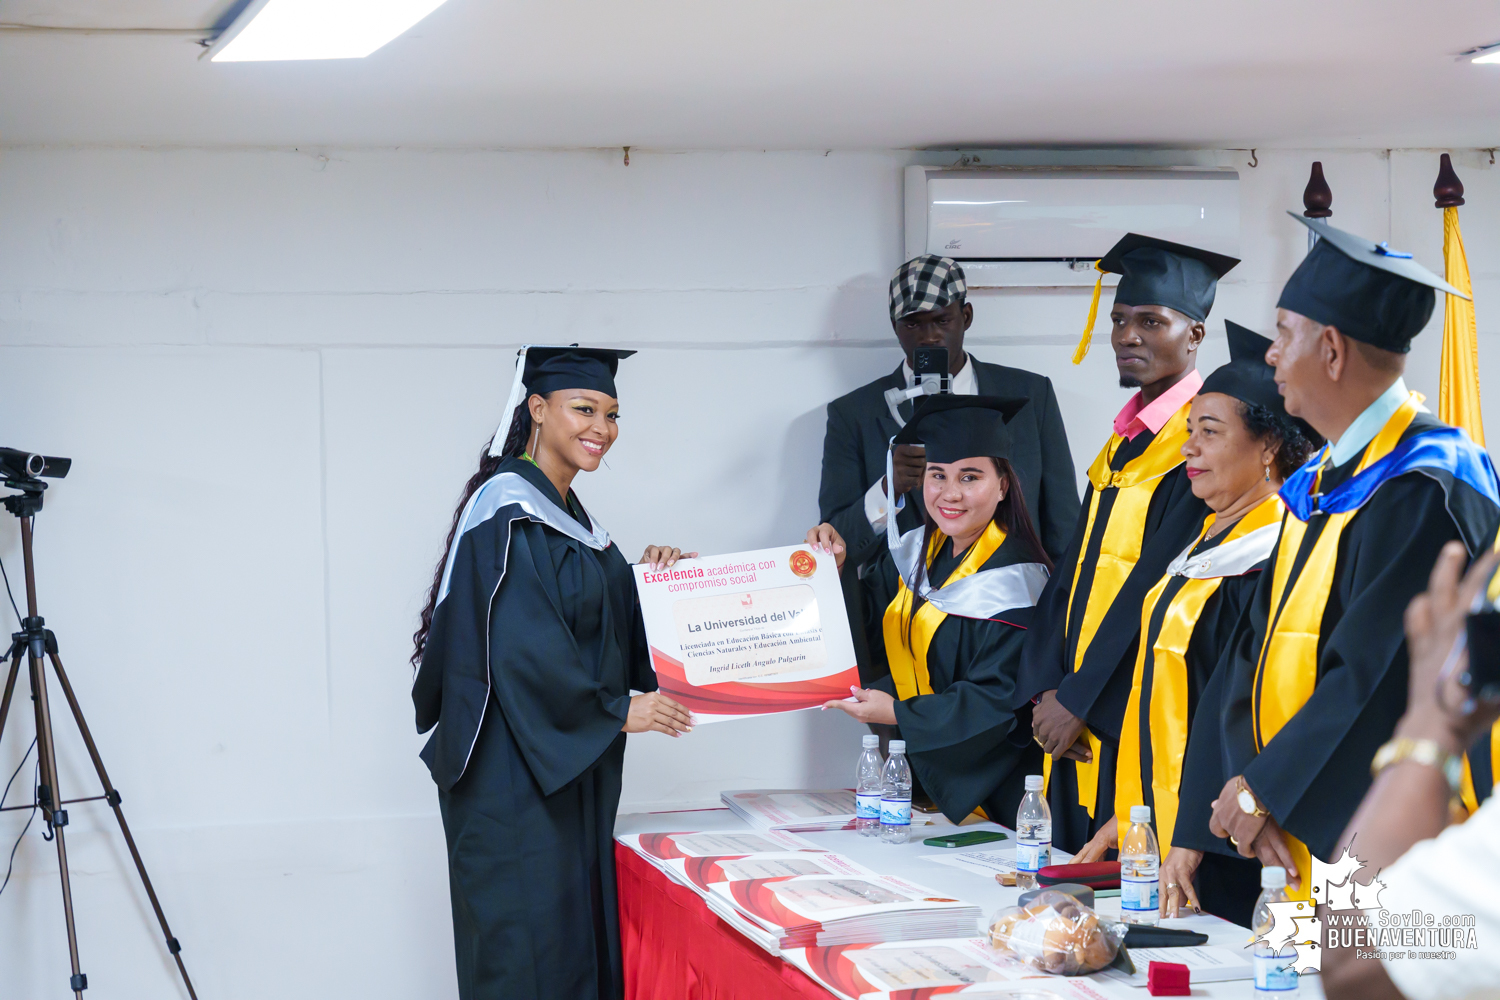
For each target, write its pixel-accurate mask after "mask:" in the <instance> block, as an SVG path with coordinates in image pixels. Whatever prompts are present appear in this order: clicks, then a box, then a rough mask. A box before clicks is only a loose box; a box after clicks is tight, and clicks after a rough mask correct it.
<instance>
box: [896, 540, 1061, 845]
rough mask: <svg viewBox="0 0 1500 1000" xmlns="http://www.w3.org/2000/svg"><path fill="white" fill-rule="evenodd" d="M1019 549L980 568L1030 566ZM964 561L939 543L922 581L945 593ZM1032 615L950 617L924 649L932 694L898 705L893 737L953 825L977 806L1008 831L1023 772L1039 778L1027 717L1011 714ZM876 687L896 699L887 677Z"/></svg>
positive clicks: (1005, 546) (1002, 551)
mask: <svg viewBox="0 0 1500 1000" xmlns="http://www.w3.org/2000/svg"><path fill="white" fill-rule="evenodd" d="M1019 551H1020V546H1019V545H1017V544H1014V543H1012V542H1011V541H1010V540H1009V539H1007V540H1006V541H1005V542H1003V543H1002V544H1001V545H1000V547H999V548H998V549H996V550H995V553H994V555H992V556H990V558H989V559H988V560H986V561H985V563H984V565H983V566H981V567H980V571H981V572H982V571H984V570H987V569H996V568H999V567H1001V566H1010V565H1013V564H1015V563H1022V562H1032V561H1033V559H1032V558H1031V557H1029V556H1024V555H1021V554H1019ZM960 562H962V554H961V553H960V554H959V555H958V556H955V555H954V553H953V542H952V540H951V539H950V540H948V541H946V542H944V543H943V547H942V550H941V551H940V552H939V553H938V556H937V558H936V559H934V560H933V564H932V566H931V567H930V568H929V570H928V579H929V580H930V581H931V582H932V585H933V586H935V587H940V586H942V584H943V581H945V580H946V579H947V578H948V576H949V575H950V574H951V573H952V572H953V571H954V570H955V569H957V568H958V565H959V563H960ZM1031 610H1032V609H1031V608H1013V609H1011V610H1009V611H1006V612H1004V613H1003V614H1002V615H1000V616H999V617H998V618H995V619H986V620H981V619H976V618H960V617H958V616H957V615H948V616H947V617H946V618H944V619H943V623H942V624H941V625H939V626H938V627H937V629H936V631H934V632H933V634H932V641H931V642H930V643H929V644H928V647H927V672H928V679H929V680H930V681H931V683H932V692H933V693H932V694H922V695H917V696H916V697H915V698H908V699H906V700H904V701H902V700H898V701H897V702H896V706H895V709H896V728H897V730H898V738H899V739H903V740H905V741H906V754H907V758H908V759H909V760H910V761H911V766H912V770H913V771H914V772H915V773H916V777H917V780H918V781H919V782H921V786H922V788H923V789H924V790H925V791H926V792H927V794H928V795H929V796H931V797H932V800H933V801H934V802H936V803H937V805H938V807H939V808H940V809H942V811H943V815H945V816H947V817H948V818H949V819H950V820H952V821H953V822H955V823H957V822H960V821H962V820H963V818H964V817H965V816H967V815H969V814H970V813H971V812H973V811H974V809H975V807H978V806H982V807H983V808H984V811H985V814H986V815H987V816H989V817H990V819H992V820H994V821H995V822H997V823H1001V824H1003V825H1005V826H1012V825H1014V823H1015V816H1016V811H1017V810H1018V809H1019V808H1020V806H1021V797H1022V796H1024V795H1025V794H1026V788H1025V784H1026V775H1028V774H1041V773H1042V751H1041V748H1040V747H1038V746H1037V745H1036V743H1035V741H1034V740H1032V738H1031V718H1030V712H1029V711H1027V712H1025V713H1024V715H1025V718H1024V720H1018V719H1017V715H1016V711H1015V709H1014V708H1013V707H1012V706H1013V703H1014V701H1015V677H1016V668H1017V666H1018V665H1019V663H1020V659H1021V642H1022V640H1023V638H1024V637H1025V635H1026V624H1027V622H1029V621H1030V619H1031ZM873 686H874V687H877V688H880V689H881V690H883V691H885V692H886V693H888V694H892V695H894V694H895V693H896V688H895V682H894V681H893V680H892V678H891V676H890V675H889V674H887V675H886V676H885V677H883V678H881V679H880V680H879V681H877V682H876V683H875V684H874V685H873ZM1023 723H1024V724H1023Z"/></svg>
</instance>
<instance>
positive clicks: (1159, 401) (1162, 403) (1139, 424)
mask: <svg viewBox="0 0 1500 1000" xmlns="http://www.w3.org/2000/svg"><path fill="white" fill-rule="evenodd" d="M1201 388H1203V376H1202V375H1199V374H1198V371H1197V369H1194V370H1193V371H1190V372H1188V373H1187V376H1186V377H1184V378H1183V380H1182V381H1181V382H1178V383H1177V384H1176V385H1174V386H1172V388H1170V389H1168V390H1167V391H1166V392H1164V393H1162V394H1161V395H1160V396H1157V397H1156V399H1155V400H1154V401H1153V402H1152V403H1151V404H1150V405H1149V406H1146V405H1142V404H1141V394H1140V393H1136V394H1135V395H1134V396H1131V397H1130V402H1128V403H1126V404H1125V408H1124V409H1123V410H1121V411H1120V412H1119V415H1118V416H1116V417H1115V433H1116V434H1118V435H1120V437H1122V438H1124V439H1125V440H1127V441H1133V440H1135V436H1136V435H1137V434H1139V433H1140V432H1141V431H1144V430H1147V429H1149V430H1150V431H1151V433H1152V434H1155V433H1156V432H1157V431H1159V430H1161V429H1162V428H1163V427H1165V426H1166V424H1167V421H1168V420H1169V419H1171V417H1172V414H1174V413H1176V412H1177V411H1178V410H1180V409H1182V404H1183V403H1186V402H1187V401H1188V400H1190V399H1192V398H1193V397H1194V396H1196V395H1198V390H1199V389H1201Z"/></svg>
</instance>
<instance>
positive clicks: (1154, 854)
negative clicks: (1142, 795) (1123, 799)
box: [1120, 806, 1161, 924]
mask: <svg viewBox="0 0 1500 1000" xmlns="http://www.w3.org/2000/svg"><path fill="white" fill-rule="evenodd" d="M1160 872H1161V849H1160V848H1159V847H1157V844H1156V831H1154V830H1152V829H1151V807H1150V806H1131V807H1130V829H1128V830H1126V831H1125V836H1124V838H1123V839H1122V840H1121V841H1120V917H1121V919H1123V920H1124V921H1125V922H1126V923H1127V924H1154V923H1156V922H1157V921H1158V920H1159V919H1161V917H1160V914H1159V913H1158V906H1159V899H1160V897H1159V890H1160V887H1161V883H1160V880H1159V874H1160Z"/></svg>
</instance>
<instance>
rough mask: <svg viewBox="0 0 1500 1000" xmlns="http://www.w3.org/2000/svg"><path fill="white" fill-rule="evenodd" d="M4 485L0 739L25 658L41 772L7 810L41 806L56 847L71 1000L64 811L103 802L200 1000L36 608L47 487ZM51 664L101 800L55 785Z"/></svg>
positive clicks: (84, 981) (75, 986)
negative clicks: (10, 575) (13, 579)
mask: <svg viewBox="0 0 1500 1000" xmlns="http://www.w3.org/2000/svg"><path fill="white" fill-rule="evenodd" d="M5 485H6V486H8V487H10V488H12V489H18V490H21V491H22V492H21V493H20V494H18V495H14V496H7V497H5V498H3V500H0V503H3V504H4V506H5V509H6V510H8V511H10V512H11V513H12V514H14V515H15V516H16V517H17V518H19V519H20V522H21V554H22V559H23V561H24V562H25V567H26V618H25V619H23V620H22V622H21V631H19V632H16V633H15V634H14V635H13V636H12V637H11V638H12V643H11V647H10V651H9V652H8V654H7V655H6V659H8V660H10V674H9V676H7V677H6V679H5V691H4V693H3V694H0V736H3V735H4V734H5V720H6V717H7V716H8V715H9V713H10V703H11V697H12V696H13V695H14V694H15V690H16V678H17V676H19V674H20V670H21V659H22V658H23V657H25V658H26V660H27V662H28V664H29V674H28V676H29V678H30V681H31V700H32V703H33V705H32V708H33V710H34V712H35V714H36V751H37V765H38V769H39V771H40V778H39V781H38V788H37V794H36V803H35V805H25V806H8V807H6V809H5V811H7V812H8V811H10V810H15V809H32V808H36V807H38V806H39V807H40V808H41V810H42V819H43V821H44V822H45V823H46V824H47V828H48V829H49V830H50V831H51V834H52V838H51V839H52V840H54V841H55V842H56V844H57V867H58V874H59V875H60V876H61V878H62V897H63V915H64V917H65V918H66V919H67V924H68V958H69V959H70V960H71V962H72V965H73V976H72V978H71V979H70V980H69V981H68V986H69V988H71V989H72V991H73V994H74V997H75V1000H82V998H83V991H84V990H86V989H88V985H89V980H88V976H86V975H84V974H83V971H82V970H81V969H80V967H79V962H78V933H77V929H76V927H75V926H74V922H73V890H72V887H71V885H70V883H69V879H68V848H67V839H66V837H65V836H64V831H65V830H66V828H67V825H68V810H67V809H66V808H64V807H65V806H69V805H73V804H75V803H79V802H97V801H104V802H107V803H108V804H109V806H110V808H112V809H113V810H114V813H115V819H116V820H118V821H119V824H120V833H121V834H123V835H124V837H125V846H126V847H128V848H130V856H131V858H132V859H134V861H135V870H136V871H137V872H138V873H139V874H140V876H141V884H142V885H143V886H145V889H146V895H147V896H148V897H149V898H150V900H151V908H152V909H153V910H155V911H156V919H157V922H158V923H160V924H161V931H162V934H163V935H164V936H165V937H166V942H167V951H168V952H170V953H171V955H172V958H173V959H175V960H176V962H177V970H178V971H179V972H181V973H182V982H183V985H185V986H186V987H187V991H188V996H189V997H191V998H192V1000H198V995H197V994H196V993H195V992H193V982H192V980H191V979H189V978H188V973H187V966H185V965H183V964H182V946H181V945H180V944H179V943H178V942H177V939H176V938H175V937H173V936H172V928H171V927H169V926H167V916H166V914H165V913H163V912H162V908H161V903H160V902H159V901H158V900H157V898H156V889H155V888H153V887H152V885H151V877H150V876H149V875H147V874H146V864H145V862H143V861H142V860H141V852H140V851H138V850H136V846H135V838H134V837H132V836H131V835H130V826H129V824H127V823H126V822H125V813H124V812H123V811H122V810H121V809H120V793H119V792H118V791H116V789H115V786H114V785H113V784H111V783H110V780H109V774H108V773H107V772H106V771H105V770H104V759H103V758H102V757H100V756H99V748H98V747H97V746H95V745H94V736H93V734H92V733H90V732H89V725H88V723H87V722H85V721H84V718H83V709H81V708H79V707H78V699H77V697H75V696H74V694H73V685H71V684H69V683H68V675H67V672H66V671H64V670H63V665H62V660H61V659H60V658H59V657H58V654H57V637H56V636H55V635H53V634H52V630H51V629H49V628H47V627H46V622H45V621H44V620H43V618H42V617H41V616H40V615H38V614H37V606H36V569H35V564H34V563H33V561H32V555H31V530H32V522H33V520H34V519H35V518H36V515H37V512H38V511H40V510H41V509H42V491H43V490H44V489H46V484H45V483H42V482H38V481H37V480H35V479H11V478H7V479H6V480H5ZM49 662H50V663H51V664H52V672H53V673H55V674H56V675H57V682H58V686H59V687H61V688H62V693H63V697H65V698H67V700H68V708H70V709H71V710H72V712H73V721H74V722H76V723H77V724H78V731H79V733H80V734H81V735H82V736H83V743H84V746H86V747H87V748H88V752H89V757H90V758H91V759H92V760H93V762H94V770H95V771H96V772H97V773H98V775H99V783H100V785H102V786H103V788H104V793H103V794H102V795H94V796H90V797H88V798H81V799H64V798H63V797H62V792H61V789H60V786H59V785H58V780H57V749H56V746H55V745H54V743H53V740H52V713H51V709H50V708H49V706H48V702H47V674H46V670H47V664H48V663H49Z"/></svg>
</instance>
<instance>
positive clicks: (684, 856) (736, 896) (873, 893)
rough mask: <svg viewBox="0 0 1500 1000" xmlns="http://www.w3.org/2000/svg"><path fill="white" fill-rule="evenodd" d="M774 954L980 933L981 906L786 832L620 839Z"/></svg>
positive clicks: (660, 834) (767, 831) (667, 834)
mask: <svg viewBox="0 0 1500 1000" xmlns="http://www.w3.org/2000/svg"><path fill="white" fill-rule="evenodd" d="M620 843H622V844H624V845H625V846H626V847H628V848H630V849H631V850H633V851H635V852H636V853H637V854H639V855H641V857H643V858H645V859H646V860H647V861H649V862H651V864H653V865H655V866H656V867H657V868H659V869H660V870H661V871H663V872H664V873H666V874H667V875H668V876H669V877H670V878H671V879H672V880H673V881H675V882H678V883H680V884H682V885H685V886H687V887H688V888H690V889H692V890H693V891H694V892H696V893H697V894H698V895H700V896H702V897H703V899H704V900H705V901H706V902H707V903H708V907H709V909H711V910H713V911H714V913H716V914H718V915H719V916H720V917H722V918H723V919H724V921H725V922H727V923H728V924H730V925H731V926H732V927H734V928H736V929H737V930H739V931H741V932H742V933H743V934H744V935H745V936H746V937H748V938H749V939H750V940H752V941H754V942H755V943H756V944H758V945H760V946H761V947H762V948H765V949H766V950H767V951H769V952H771V953H772V954H781V953H782V951H783V949H787V948H808V947H814V946H821V947H831V946H833V945H845V944H858V943H868V942H871V941H912V940H919V939H923V938H948V937H958V938H967V937H973V936H974V935H975V934H976V933H977V932H978V929H979V917H980V912H979V907H977V906H973V905H971V904H969V903H965V902H964V901H963V900H961V899H954V898H952V897H950V896H944V895H942V894H941V893H938V892H935V891H933V890H931V889H927V888H924V887H923V886H920V885H915V884H913V883H911V882H908V881H906V880H905V879H900V878H896V877H894V876H891V875H881V874H879V873H877V872H873V871H871V870H870V869H868V868H866V867H865V866H864V865H861V864H860V863H859V862H857V861H854V860H853V859H851V858H847V857H844V856H843V855H841V854H834V853H832V852H830V851H825V850H823V849H822V848H819V847H816V846H814V845H813V844H811V843H809V842H808V841H806V840H803V839H802V838H801V837H798V836H797V835H796V834H792V833H787V832H785V831H781V830H757V831H753V832H747V833H643V834H631V835H628V836H624V837H621V838H620Z"/></svg>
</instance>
